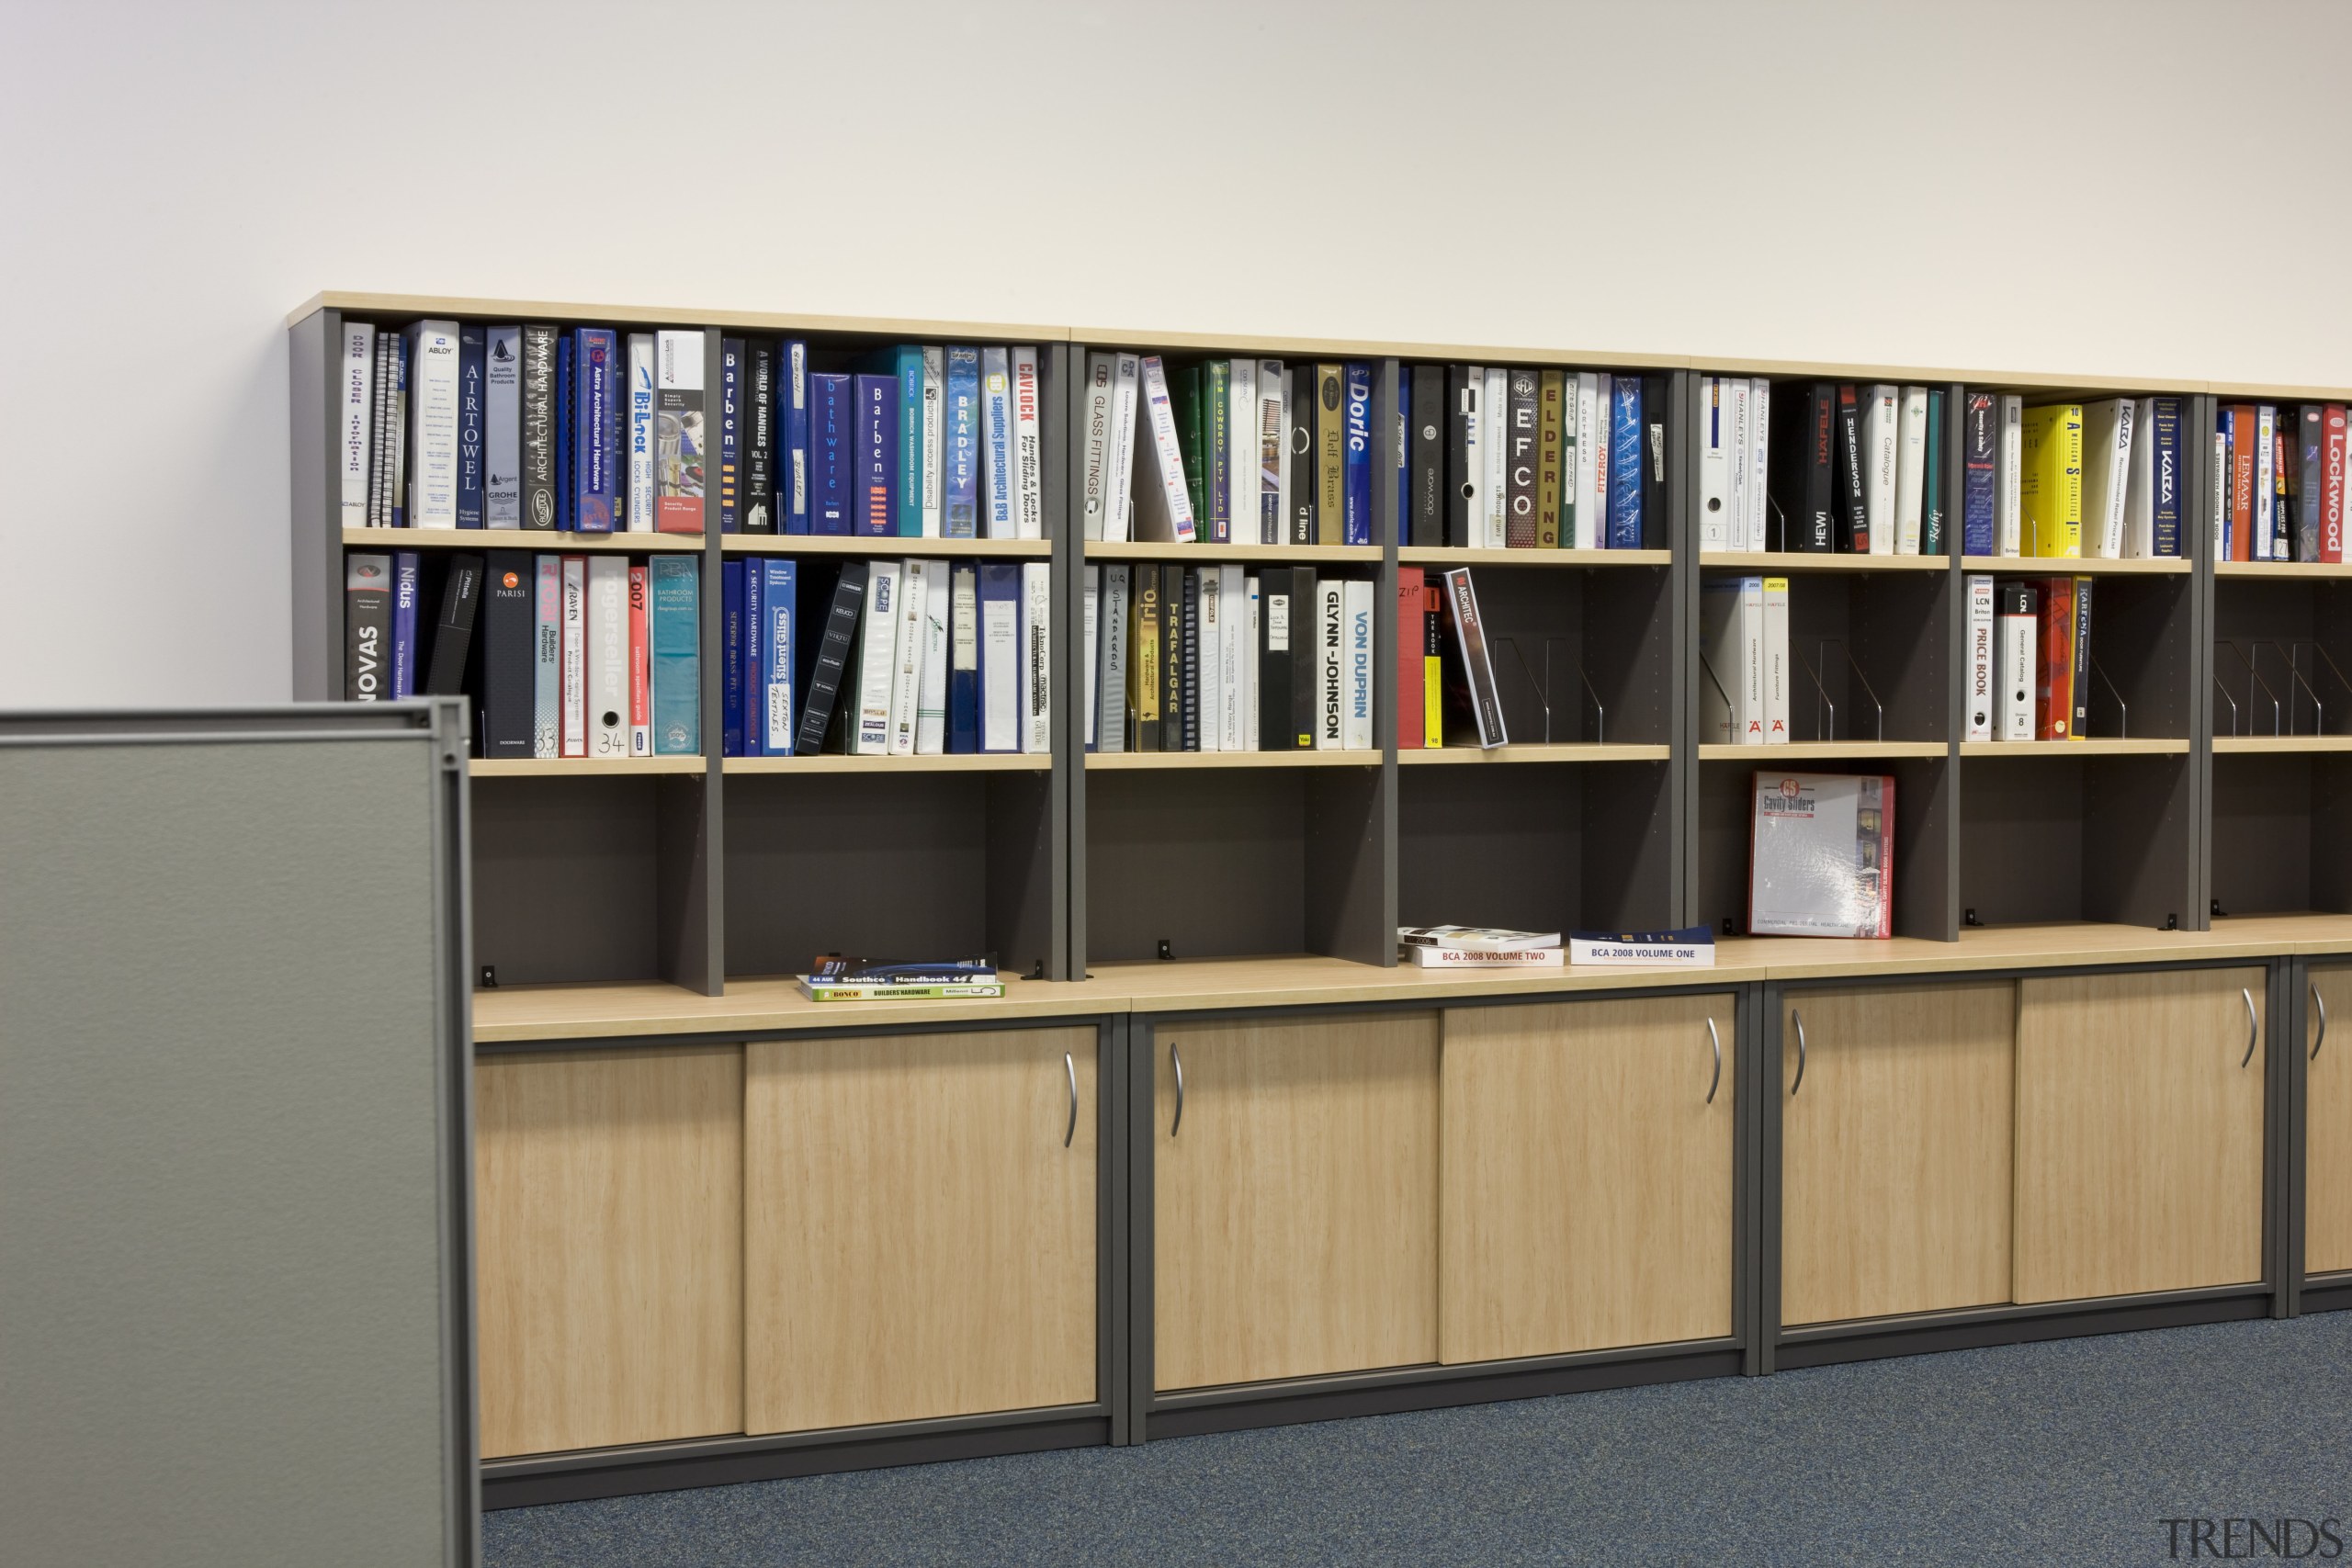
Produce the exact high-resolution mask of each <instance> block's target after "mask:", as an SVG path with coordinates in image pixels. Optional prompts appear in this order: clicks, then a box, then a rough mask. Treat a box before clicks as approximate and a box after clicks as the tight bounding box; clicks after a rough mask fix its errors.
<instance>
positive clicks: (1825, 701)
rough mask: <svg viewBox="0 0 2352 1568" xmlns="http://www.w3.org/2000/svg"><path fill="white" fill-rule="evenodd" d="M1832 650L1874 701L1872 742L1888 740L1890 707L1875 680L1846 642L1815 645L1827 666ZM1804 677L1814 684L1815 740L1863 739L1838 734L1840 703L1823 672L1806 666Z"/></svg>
mask: <svg viewBox="0 0 2352 1568" xmlns="http://www.w3.org/2000/svg"><path fill="white" fill-rule="evenodd" d="M1832 648H1835V649H1837V650H1838V654H1839V656H1840V657H1841V658H1843V659H1844V660H1846V668H1847V670H1848V671H1850V672H1851V673H1852V675H1853V677H1854V679H1855V680H1857V681H1859V682H1861V686H1862V694H1863V695H1864V696H1866V697H1868V698H1869V699H1870V700H1871V712H1872V714H1873V715H1874V716H1875V722H1874V723H1873V724H1872V726H1871V739H1873V740H1883V739H1886V705H1885V704H1884V703H1883V702H1881V701H1879V699H1878V692H1877V690H1876V689H1875V688H1874V687H1872V686H1871V678H1870V677H1869V676H1868V675H1866V674H1864V673H1862V667H1861V666H1860V664H1858V663H1856V662H1855V661H1854V656H1853V654H1852V653H1851V652H1850V651H1849V649H1847V647H1846V645H1845V644H1844V643H1842V642H1839V641H1838V639H1837V638H1836V637H1823V638H1822V639H1821V641H1820V642H1819V643H1818V644H1816V645H1815V654H1816V655H1817V656H1818V658H1819V660H1820V662H1821V664H1823V665H1826V664H1827V663H1828V662H1829V649H1832ZM1804 674H1805V679H1806V680H1808V681H1811V682H1813V693H1814V704H1813V720H1814V725H1813V727H1814V730H1815V734H1814V739H1815V740H1839V739H1844V740H1854V739H1860V737H1858V736H1854V735H1844V736H1840V735H1839V734H1838V700H1837V699H1836V698H1835V697H1833V696H1831V695H1830V694H1829V688H1828V687H1826V686H1825V685H1823V684H1822V682H1821V671H1820V670H1819V669H1818V668H1816V667H1815V665H1812V664H1806V665H1805V667H1804ZM1718 689H1720V688H1718ZM1825 707H1826V708H1827V709H1828V710H1829V725H1828V728H1826V729H1824V728H1822V724H1821V710H1822V709H1823V708H1825Z"/></svg>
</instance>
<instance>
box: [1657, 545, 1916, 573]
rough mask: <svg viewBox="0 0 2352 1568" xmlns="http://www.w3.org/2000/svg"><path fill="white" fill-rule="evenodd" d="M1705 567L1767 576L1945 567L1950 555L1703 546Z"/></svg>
mask: <svg viewBox="0 0 2352 1568" xmlns="http://www.w3.org/2000/svg"><path fill="white" fill-rule="evenodd" d="M1699 566H1700V569H1701V570H1704V571H1752V572H1760V573H1762V574H1764V575H1766V576H1769V577H1781V576H1785V575H1787V574H1788V573H1790V572H1807V571H1948V570H1951V557H1950V556H1841V555H1832V554H1829V553H1828V552H1826V551H1823V550H1705V551H1702V552H1701V553H1700V556H1699Z"/></svg>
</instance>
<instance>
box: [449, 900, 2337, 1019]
mask: <svg viewBox="0 0 2352 1568" xmlns="http://www.w3.org/2000/svg"><path fill="white" fill-rule="evenodd" d="M2341 953H2352V915H2333V914H2301V915H2262V916H2252V917H2242V918H2238V919H2224V920H2222V921H2220V922H2219V923H2218V925H2217V927H2216V929H2215V930H2213V931H2145V930H2143V929H2141V928H2139V927H2136V926H2117V925H2097V924H2065V925H2032V926H1992V927H1982V928H1976V929H1973V930H1969V931H1962V933H1961V937H1960V940H1959V941H1958V942H1924V941H1920V940H1917V939H1915V938H1909V937H1895V938H1892V939H1889V940H1886V941H1856V940H1850V939H1837V938H1827V939H1815V938H1806V937H1736V938H1728V939H1725V940H1724V941H1722V942H1718V943H1717V944H1716V963H1715V965H1714V966H1713V968H1709V969H1681V968H1634V967H1623V968H1621V967H1618V966H1615V965H1608V966H1598V965H1595V966H1585V967H1577V966H1571V967H1568V968H1565V969H1536V970H1512V971H1507V972H1503V973H1474V974H1464V973H1463V972H1461V971H1459V970H1452V969H1446V970H1437V969H1420V968H1416V967H1413V966H1412V965H1409V964H1402V965H1399V966H1397V967H1396V968H1393V969H1383V968H1375V967H1374V966H1372V965H1370V964H1351V963H1349V962H1347V961H1346V960H1344V959H1339V958H1325V957H1318V956H1316V955H1313V954H1304V953H1298V954H1289V955H1285V956H1278V957H1266V958H1210V959H1193V960H1180V961H1176V962H1169V963H1154V962H1148V961H1147V962H1136V963H1118V964H1109V963H1103V964H1094V965H1092V967H1091V970H1090V972H1089V973H1088V976H1087V977H1086V978H1085V979H1083V980H1077V981H1069V982H1058V983H1057V982H1053V981H1043V980H1014V979H1010V978H1008V980H1007V981H1006V984H1005V994H1004V995H1003V996H1001V997H989V998H961V999H956V1000H952V1001H938V1002H826V1003H817V1002H812V1001H809V999H808V998H806V997H803V996H802V995H801V994H800V992H799V988H798V987H797V986H796V985H795V984H794V983H793V982H792V981H791V980H790V979H787V978H762V979H750V980H733V981H729V984H728V988H727V995H725V996H723V997H704V996H697V995H695V993H693V992H691V991H686V990H684V989H682V988H680V987H675V986H669V985H662V984H659V983H646V984H624V985H605V986H540V987H507V988H505V989H503V990H495V991H478V992H476V993H475V994H474V1004H473V1005H474V1038H475V1040H476V1041H478V1042H479V1043H482V1044H522V1043H538V1042H545V1043H549V1044H560V1043H570V1042H587V1041H597V1040H606V1041H610V1040H639V1039H657V1038H662V1037H673V1038H674V1037H679V1036H684V1037H688V1038H696V1039H708V1038H711V1037H713V1036H718V1037H720V1038H727V1037H730V1036H732V1037H741V1036H742V1035H746V1034H753V1033H765V1032H778V1031H793V1030H807V1029H838V1028H843V1027H857V1028H883V1029H888V1028H892V1027H897V1026H901V1025H908V1024H933V1023H965V1024H970V1023H984V1022H993V1021H1014V1020H1021V1019H1039V1018H1068V1017H1088V1016H1100V1015H1103V1014H1109V1013H1121V1012H1130V1011H1133V1012H1151V1013H1165V1012H1192V1011H1204V1010H1222V1009H1232V1008H1258V1007H1316V1006H1333V1005H1351V1004H1363V1003H1406V1004H1411V1003H1415V1002H1425V1003H1428V1004H1429V1005H1431V1006H1437V1005H1441V1004H1442V1003H1444V1002H1446V1001H1448V1000H1452V999H1455V998H1475V997H1497V996H1513V995H1524V996H1530V997H1542V996H1552V995H1558V994H1560V993H1564V992H1566V993H1573V992H1580V991H1582V992H1590V991H1611V990H1638V989H1655V988H1658V987H1688V986H1701V987H1704V986H1710V985H1724V986H1730V985H1744V984H1747V983H1750V982H1754V981H1763V980H1778V981H1796V980H1838V979H1864V980H1880V981H1886V980H1895V979H1900V978H1904V977H1905V976H1914V975H1919V976H1927V975H1943V974H1951V973H1956V972H1958V973H1964V972H1967V971H1971V970H1987V969H2044V968H2065V967H2071V966H2075V965H2080V964H2179V963H2198V962H2205V961H2222V962H2226V961H2231V960H2254V959H2262V958H2272V957H2282V956H2294V955H2306V956H2321V955H2328V954H2341Z"/></svg>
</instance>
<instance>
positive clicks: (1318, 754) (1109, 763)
mask: <svg viewBox="0 0 2352 1568" xmlns="http://www.w3.org/2000/svg"><path fill="white" fill-rule="evenodd" d="M1086 765H1087V767H1088V768H1089V769H1090V770H1103V771H1106V772H1111V773H1119V772H1125V771H1134V770H1136V769H1145V770H1149V769H1159V768H1376V767H1378V766H1380V752H1379V751H1378V750H1368V751H1089V752H1088V753H1086Z"/></svg>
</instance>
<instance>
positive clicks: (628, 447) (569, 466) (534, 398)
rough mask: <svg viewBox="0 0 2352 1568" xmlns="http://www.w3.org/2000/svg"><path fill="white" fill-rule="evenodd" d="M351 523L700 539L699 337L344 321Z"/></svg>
mask: <svg viewBox="0 0 2352 1568" xmlns="http://www.w3.org/2000/svg"><path fill="white" fill-rule="evenodd" d="M342 347H343V367H342V382H341V388H340V391H341V404H342V409H341V415H340V421H339V423H340V431H339V434H340V436H341V440H340V443H339V451H340V461H341V479H342V510H343V523H344V525H345V526H346V527H389V528H516V529H525V530H531V531H537V532H542V533H570V532H577V533H582V534H609V533H613V532H615V531H616V530H622V531H628V530H634V531H639V532H654V531H659V532H662V533H685V534H699V533H701V532H702V531H703V495H704V486H705V484H706V483H707V480H708V477H709V476H708V475H707V468H708V463H707V434H708V432H707V425H706V415H705V410H704V407H703V334H702V333H696V332H662V333H629V334H628V335H627V336H626V337H624V336H623V334H621V333H619V332H617V331H616V329H614V328H611V327H574V328H568V329H567V328H559V327H553V326H543V325H538V324H536V323H515V324H512V325H495V324H492V325H484V324H481V323H479V322H472V321H468V322H462V323H460V322H458V321H415V322H412V323H411V324H410V325H409V326H407V327H406V328H403V329H402V330H401V331H399V332H397V333H395V332H393V331H391V330H390V329H386V330H383V331H379V330H378V328H377V327H376V325H375V324H374V323H373V322H369V321H345V323H344V325H343V344H342Z"/></svg>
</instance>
